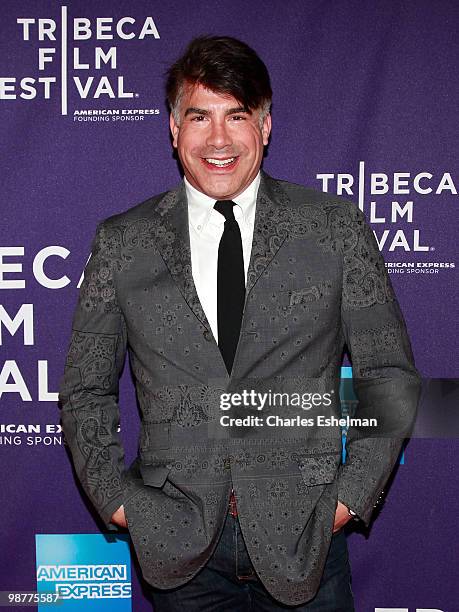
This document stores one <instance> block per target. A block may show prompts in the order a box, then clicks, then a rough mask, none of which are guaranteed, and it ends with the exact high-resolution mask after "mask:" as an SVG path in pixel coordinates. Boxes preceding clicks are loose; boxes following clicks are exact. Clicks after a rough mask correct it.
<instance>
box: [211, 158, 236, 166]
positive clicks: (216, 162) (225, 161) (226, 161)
mask: <svg viewBox="0 0 459 612" xmlns="http://www.w3.org/2000/svg"><path fill="white" fill-rule="evenodd" d="M235 159H236V158H235V157H230V158H229V159H211V158H209V157H206V162H208V163H209V164H214V166H219V167H222V166H227V165H228V164H231V162H233V161H234V160H235Z"/></svg>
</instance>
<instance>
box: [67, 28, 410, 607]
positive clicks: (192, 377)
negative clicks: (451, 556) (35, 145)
mask: <svg viewBox="0 0 459 612" xmlns="http://www.w3.org/2000/svg"><path fill="white" fill-rule="evenodd" d="M167 95H168V100H169V104H170V107H171V115H170V129H171V133H172V140H173V146H174V147H175V148H176V149H177V151H178V156H179V158H180V162H181V164H182V167H183V171H184V174H185V177H184V181H183V182H182V184H181V185H180V186H179V187H178V188H176V189H173V190H172V191H169V192H166V193H164V194H161V195H159V196H156V197H153V198H151V199H149V200H147V201H146V202H144V203H142V204H140V205H138V206H136V207H134V208H131V209H130V210H128V211H126V212H125V213H122V214H119V215H116V216H114V217H111V218H110V219H107V220H105V221H104V222H102V223H101V224H100V225H99V227H98V231H97V234H96V238H95V241H94V244H93V250H92V256H91V259H90V261H89V263H88V265H87V268H86V271H85V279H84V283H83V285H82V287H81V293H80V300H79V304H78V307H77V310H76V313H75V317H74V324H73V336H72V342H71V346H70V351H69V357H68V361H67V367H66V372H65V375H64V379H63V382H62V385H61V390H60V399H61V402H62V425H63V429H64V432H65V435H66V438H67V441H68V444H69V447H70V450H71V452H72V455H73V460H74V463H75V466H76V471H77V474H78V476H79V478H80V479H81V482H82V484H83V486H84V488H85V490H86V492H87V494H88V496H89V497H90V499H91V501H92V502H93V504H94V505H95V507H96V508H97V510H98V512H99V513H100V515H101V516H102V518H103V519H104V522H105V524H106V526H107V527H108V528H112V529H113V528H115V529H116V527H115V525H117V526H121V527H124V526H128V529H129V531H130V534H131V537H132V541H133V544H134V547H135V550H136V553H137V556H138V559H139V563H140V566H141V568H142V572H143V575H144V577H145V579H146V581H147V583H149V584H150V585H151V592H152V597H153V603H154V609H155V610H157V611H158V612H160V611H162V610H179V609H182V608H183V609H186V610H188V611H198V610H199V611H200V610H215V611H219V610H222V611H223V610H224V611H226V610H230V609H231V610H248V609H255V610H280V609H291V607H292V606H294V609H295V610H299V611H304V610H327V611H328V610H329V611H338V610H342V611H349V610H353V609H354V608H353V597H352V591H351V587H350V570H349V563H348V555H347V548H346V539H345V535H344V531H343V526H344V525H345V524H346V523H347V522H348V521H349V520H350V519H351V517H355V518H358V519H360V520H362V521H363V522H364V523H365V524H366V525H368V524H369V522H370V518H371V514H372V511H373V508H374V506H375V505H376V504H377V502H378V500H379V499H380V497H381V493H382V489H383V487H384V485H385V482H386V481H387V479H388V477H389V474H390V472H391V470H392V468H393V466H394V464H395V462H396V460H397V457H398V454H399V451H400V448H401V444H402V442H403V439H404V437H405V436H406V435H407V434H408V432H409V430H410V427H411V425H412V422H413V418H414V415H415V411H416V404H417V399H418V393H419V377H418V374H417V372H416V370H415V367H414V365H413V357H412V353H411V348H410V343H409V340H408V336H407V333H406V328H405V325H404V322H403V317H402V314H401V312H400V309H399V307H398V304H397V301H396V299H395V296H394V294H393V291H392V289H391V286H390V282H389V278H388V276H387V274H386V271H385V268H384V262H383V260H382V257H381V255H380V253H379V251H378V248H377V245H376V242H375V239H374V236H373V234H372V232H371V230H370V228H369V226H368V225H367V224H366V221H365V218H364V215H363V214H362V213H361V212H360V211H359V209H358V208H357V207H356V206H355V205H354V204H352V203H349V202H347V201H344V200H341V199H339V198H333V197H330V196H329V195H328V194H324V193H321V192H317V191H313V190H308V189H305V188H304V187H301V186H299V185H294V184H290V183H287V182H284V181H278V180H274V179H272V178H271V177H269V176H268V175H267V174H266V173H264V172H263V171H261V170H260V166H261V162H262V158H263V151H264V147H265V146H266V145H267V144H268V139H269V136H270V132H271V114H270V104H271V95H272V94H271V86H270V80H269V75H268V72H267V69H266V67H265V65H264V64H263V62H262V61H261V60H260V58H259V57H258V56H257V55H256V53H255V52H254V51H253V50H252V49H251V48H250V47H248V46H247V45H245V44H244V43H242V42H240V41H237V40H235V39H232V38H227V37H201V38H198V39H195V40H194V41H192V43H191V44H190V45H189V47H188V48H187V50H186V52H185V54H184V55H183V56H182V57H181V58H180V59H179V60H178V61H177V62H176V63H175V64H174V65H173V66H172V67H171V69H170V70H169V73H168V82H167ZM127 345H129V353H130V359H131V364H132V370H133V373H134V377H135V382H136V388H137V394H138V400H139V405H140V411H141V419H142V421H141V424H142V427H141V436H140V441H139V456H138V457H137V459H136V460H135V461H134V462H133V464H132V465H131V466H130V468H129V469H128V470H125V468H124V463H123V449H122V446H121V443H120V440H119V437H118V435H117V426H118V422H119V408H118V403H117V400H118V377H119V373H120V370H121V368H122V365H123V361H124V357H125V353H126V347H127ZM344 345H347V347H348V349H349V351H350V354H351V357H352V360H353V372H354V387H355V391H356V394H357V396H358V399H359V400H360V405H359V410H358V414H359V415H361V416H364V417H369V416H377V417H378V419H379V420H380V421H383V423H384V425H383V426H382V427H381V426H380V427H379V428H378V429H377V430H376V431H377V433H375V432H373V431H371V428H370V427H365V426H364V425H365V423H363V424H362V426H361V427H359V425H358V424H356V425H355V426H351V427H350V428H349V431H348V435H347V445H346V451H347V455H346V460H345V462H344V463H342V461H341V456H342V448H341V429H340V427H339V424H338V425H337V424H336V422H335V423H334V424H332V425H331V426H328V427H323V426H320V425H319V421H318V417H320V416H325V415H327V416H328V417H330V416H334V417H337V416H339V415H340V403H339V374H340V364H341V358H342V352H343V347H344ZM276 392H277V393H278V395H279V394H281V396H282V397H283V398H286V399H288V400H290V399H291V398H293V397H294V396H295V395H299V394H301V397H302V399H303V400H305V401H306V403H303V404H302V405H300V406H299V405H298V404H296V407H295V405H294V402H293V401H292V402H291V405H289V406H285V405H283V406H282V407H279V406H278V405H276V404H275V402H274V401H272V402H271V400H272V399H274V398H275V397H277V396H275V395H274V394H275V393H276ZM247 398H251V399H252V400H257V401H258V400H259V399H260V398H264V399H262V400H260V401H262V402H263V406H262V408H263V410H261V409H260V405H259V404H256V402H255V403H254V401H252V404H250V402H249V403H248V404H247V403H245V404H244V403H243V402H242V399H244V400H245V399H247ZM222 399H226V400H228V399H229V405H230V409H229V410H227V409H226V408H227V406H225V407H224V405H223V404H222ZM268 399H269V400H270V401H267V400H268ZM308 402H309V403H308ZM255 404H256V405H255ZM223 408H224V412H223ZM305 410H308V411H310V412H308V413H307V414H306V412H305ZM261 413H262V414H263V417H261ZM223 414H224V415H226V416H227V417H228V418H227V419H226V421H224V420H223V419H222V415H223ZM302 416H303V417H304V416H308V417H314V418H311V419H310V421H309V422H308V423H306V426H305V425H304V423H305V420H303V421H301V419H300V417H302ZM229 417H233V419H232V420H231V418H229ZM255 417H258V420H256V419H255ZM285 417H289V418H288V419H286V418H285ZM290 417H291V418H290ZM316 417H317V418H316ZM238 419H239V420H238ZM244 419H248V421H245V420H244ZM276 419H277V420H276ZM298 419H300V420H298ZM287 421H288V424H287V425H286V422H287ZM335 421H336V419H335ZM244 423H246V425H244ZM269 423H272V424H273V425H274V426H267V425H268V424H269ZM228 424H229V425H230V426H228ZM292 424H293V427H292V426H291V425H292ZM126 521H127V522H126ZM251 606H252V608H251Z"/></svg>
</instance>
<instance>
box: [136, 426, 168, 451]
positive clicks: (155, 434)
mask: <svg viewBox="0 0 459 612" xmlns="http://www.w3.org/2000/svg"><path fill="white" fill-rule="evenodd" d="M139 446H140V451H141V454H142V456H143V455H146V454H148V452H154V451H160V450H168V449H169V448H170V446H171V424H170V423H169V422H168V421H165V422H162V423H150V422H148V421H143V422H142V428H141V431H140V444H139Z"/></svg>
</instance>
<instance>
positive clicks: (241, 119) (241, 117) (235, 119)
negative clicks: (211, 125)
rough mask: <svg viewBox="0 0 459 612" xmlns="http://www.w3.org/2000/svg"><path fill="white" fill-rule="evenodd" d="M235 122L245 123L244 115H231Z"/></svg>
mask: <svg viewBox="0 0 459 612" xmlns="http://www.w3.org/2000/svg"><path fill="white" fill-rule="evenodd" d="M231 119H232V120H233V121H245V117H244V115H231Z"/></svg>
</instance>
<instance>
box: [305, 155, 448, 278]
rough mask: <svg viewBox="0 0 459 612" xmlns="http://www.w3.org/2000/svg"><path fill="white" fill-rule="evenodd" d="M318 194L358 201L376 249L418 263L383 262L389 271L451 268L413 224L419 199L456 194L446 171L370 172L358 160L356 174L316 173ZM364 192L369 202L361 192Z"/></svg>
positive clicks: (426, 271) (422, 271) (431, 271)
mask: <svg viewBox="0 0 459 612" xmlns="http://www.w3.org/2000/svg"><path fill="white" fill-rule="evenodd" d="M316 179H317V180H318V181H320V184H321V189H322V191H324V192H327V193H328V192H332V193H336V194H337V195H339V196H343V197H346V198H350V199H352V200H354V201H356V200H357V201H358V205H359V208H360V210H362V211H364V212H365V213H366V215H367V218H368V220H369V222H370V223H371V225H372V228H373V232H374V235H375V238H376V241H377V243H378V247H379V250H380V251H386V252H389V253H395V254H397V253H402V252H404V253H412V254H416V255H420V256H421V257H422V259H423V260H422V261H414V257H413V258H412V260H411V261H406V258H405V257H404V258H403V260H402V259H401V260H400V261H388V262H387V263H386V267H387V269H388V272H389V273H390V274H415V275H425V274H434V275H435V274H438V273H439V272H443V271H448V270H451V269H454V268H455V262H454V261H440V260H437V259H436V258H435V256H434V252H435V246H434V245H431V244H426V243H425V241H424V240H423V237H422V232H421V230H420V228H419V227H416V221H415V219H416V207H417V205H418V202H420V201H421V200H422V199H429V201H431V200H432V199H433V198H435V197H437V196H443V197H444V196H457V187H456V184H455V182H454V179H453V177H452V175H451V173H450V172H443V173H442V174H436V175H434V174H432V173H431V172H428V171H422V172H418V173H416V174H414V173H410V172H394V173H393V174H386V173H384V172H371V173H370V174H368V173H367V172H366V168H365V162H364V161H360V162H359V171H358V175H357V176H356V177H354V176H353V175H352V174H348V173H337V174H334V173H325V172H323V173H319V174H316ZM368 192H369V195H370V201H369V202H366V199H365V194H366V193H368Z"/></svg>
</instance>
